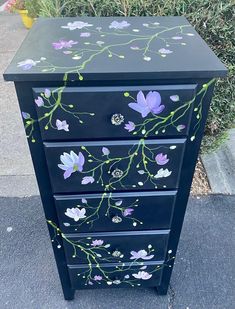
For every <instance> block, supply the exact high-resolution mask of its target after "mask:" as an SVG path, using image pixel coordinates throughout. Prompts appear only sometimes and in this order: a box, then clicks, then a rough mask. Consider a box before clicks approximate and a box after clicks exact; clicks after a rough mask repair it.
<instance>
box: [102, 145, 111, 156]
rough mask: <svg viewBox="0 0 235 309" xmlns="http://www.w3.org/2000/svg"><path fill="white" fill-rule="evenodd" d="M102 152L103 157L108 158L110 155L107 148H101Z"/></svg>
mask: <svg viewBox="0 0 235 309" xmlns="http://www.w3.org/2000/svg"><path fill="white" fill-rule="evenodd" d="M102 152H103V155H104V156H108V155H109V154H110V151H109V149H108V148H107V147H103V148H102Z"/></svg>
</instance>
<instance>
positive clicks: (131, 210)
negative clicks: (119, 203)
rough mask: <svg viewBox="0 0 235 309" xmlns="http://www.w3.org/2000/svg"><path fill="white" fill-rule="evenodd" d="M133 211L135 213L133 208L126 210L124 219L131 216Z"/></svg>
mask: <svg viewBox="0 0 235 309" xmlns="http://www.w3.org/2000/svg"><path fill="white" fill-rule="evenodd" d="M133 211H134V209H133V208H126V209H125V210H124V211H123V216H124V217H127V216H131V215H132V213H133Z"/></svg>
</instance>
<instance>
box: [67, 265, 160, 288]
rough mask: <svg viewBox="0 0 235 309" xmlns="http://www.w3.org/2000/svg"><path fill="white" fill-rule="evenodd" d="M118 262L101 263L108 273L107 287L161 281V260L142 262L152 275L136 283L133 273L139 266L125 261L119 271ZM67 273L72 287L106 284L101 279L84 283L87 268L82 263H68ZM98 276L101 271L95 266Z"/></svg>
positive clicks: (93, 286) (103, 286) (91, 286)
mask: <svg viewBox="0 0 235 309" xmlns="http://www.w3.org/2000/svg"><path fill="white" fill-rule="evenodd" d="M118 267H120V266H119V264H114V263H110V264H104V265H102V268H103V269H105V271H107V272H109V273H110V274H111V275H110V279H111V280H110V284H109V285H108V287H109V288H116V287H120V288H128V287H129V288H130V287H153V286H157V285H159V284H160V282H161V277H162V272H163V269H164V265H163V263H161V262H158V263H156V262H155V263H152V262H145V263H143V266H142V267H143V268H144V269H145V271H148V272H149V273H151V272H153V275H152V277H151V278H150V280H142V283H141V284H136V282H135V278H134V277H133V274H136V273H138V270H139V267H138V266H137V265H133V266H132V267H130V263H126V264H125V266H123V269H124V271H123V272H122V273H120V271H119V269H118ZM68 269H69V275H70V279H71V285H72V288H74V289H84V288H89V289H94V288H106V287H107V284H106V285H105V284H104V283H103V282H102V281H101V282H99V284H98V285H95V284H94V283H93V282H94V281H90V282H91V283H93V284H90V282H88V283H85V284H84V278H83V273H84V272H86V271H87V270H88V269H87V268H86V267H84V265H73V266H72V265H69V266H68ZM96 275H97V276H100V275H102V273H100V270H99V268H96V270H95V272H94V277H95V276H96ZM125 276H127V279H125ZM119 281H122V283H119Z"/></svg>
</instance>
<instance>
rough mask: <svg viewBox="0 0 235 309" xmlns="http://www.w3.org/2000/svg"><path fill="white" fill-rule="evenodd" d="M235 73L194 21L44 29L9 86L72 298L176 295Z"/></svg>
mask: <svg viewBox="0 0 235 309" xmlns="http://www.w3.org/2000/svg"><path fill="white" fill-rule="evenodd" d="M225 75H226V68H225V67H224V66H223V64H222V63H221V62H220V61H219V60H218V59H217V57H216V56H215V55H214V53H213V52H212V51H211V50H210V49H209V48H208V47H207V45H206V44H205V42H204V41H203V40H202V39H201V38H200V36H199V35H198V34H197V33H196V31H195V30H194V28H193V27H192V26H191V25H190V24H189V23H188V21H187V20H186V19H185V18H183V17H130V18H120V17H108V18H102V17H99V18H92V17H87V18H63V19H45V20H44V19H39V20H38V21H37V22H36V24H35V25H34V26H33V29H32V30H31V31H30V33H29V34H28V36H27V37H26V39H25V41H24V42H23V44H22V46H21V47H20V49H19V51H18V53H17V54H16V56H15V57H14V59H13V61H12V62H11V64H10V65H9V67H8V69H7V70H6V72H5V74H4V78H5V80H8V81H14V82H15V87H16V92H17V96H18V100H19V105H20V109H21V113H22V118H23V122H24V126H25V131H26V134H27V137H28V141H29V147H30V151H31V155H32V160H33V164H34V168H35V173H36V177H37V181H38V186H39V189H40V194H41V199H42V203H43V207H44V212H45V216H46V220H47V223H48V228H49V232H50V237H51V241H52V246H53V250H54V255H55V259H56V263H57V267H58V272H59V275H60V280H61V283H62V288H63V292H64V296H65V299H73V297H74V291H75V290H76V289H88V288H89V289H93V288H112V287H116V288H118V287H156V289H157V291H158V293H159V294H166V293H167V289H168V285H169V281H170V277H171V273H172V269H173V265H174V259H175V255H176V251H177V245H178V241H179V237H180V232H181V227H182V223H183V219H184V214H185V209H186V205H187V200H188V195H189V191H190V186H191V181H192V177H193V172H194V168H195V163H196V159H197V156H198V151H199V147H200V142H201V138H202V135H203V130H204V125H205V121H206V117H207V112H208V108H209V104H210V101H211V97H212V93H213V87H214V82H215V78H216V77H223V76H225ZM32 207H33V206H32Z"/></svg>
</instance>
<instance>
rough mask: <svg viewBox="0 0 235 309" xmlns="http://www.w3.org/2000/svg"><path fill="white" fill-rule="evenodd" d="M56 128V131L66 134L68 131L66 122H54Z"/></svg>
mask: <svg viewBox="0 0 235 309" xmlns="http://www.w3.org/2000/svg"><path fill="white" fill-rule="evenodd" d="M56 127H57V130H59V131H60V130H64V131H66V132H68V131H69V124H67V122H66V120H62V121H60V120H59V119H57V120H56Z"/></svg>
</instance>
